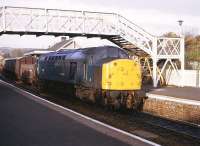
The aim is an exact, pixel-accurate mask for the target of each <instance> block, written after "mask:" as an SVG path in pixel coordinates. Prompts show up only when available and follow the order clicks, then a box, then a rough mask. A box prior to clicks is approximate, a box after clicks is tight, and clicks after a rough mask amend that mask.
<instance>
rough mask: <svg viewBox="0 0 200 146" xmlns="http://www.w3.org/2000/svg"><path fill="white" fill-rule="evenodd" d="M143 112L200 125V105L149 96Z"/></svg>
mask: <svg viewBox="0 0 200 146" xmlns="http://www.w3.org/2000/svg"><path fill="white" fill-rule="evenodd" d="M143 112H146V113H150V114H152V115H155V116H160V117H164V118H168V119H173V120H179V121H183V122H189V123H192V124H197V125H200V105H192V104H186V103H181V102H174V101H170V100H161V99H156V98H148V99H146V100H145V102H144V106H143Z"/></svg>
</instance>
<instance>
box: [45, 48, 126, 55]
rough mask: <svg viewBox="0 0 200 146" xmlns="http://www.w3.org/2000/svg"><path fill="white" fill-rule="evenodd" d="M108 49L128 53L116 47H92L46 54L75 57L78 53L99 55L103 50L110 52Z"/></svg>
mask: <svg viewBox="0 0 200 146" xmlns="http://www.w3.org/2000/svg"><path fill="white" fill-rule="evenodd" d="M108 49H118V50H122V51H123V52H126V51H124V50H123V49H121V48H119V47H115V46H100V47H90V48H80V49H67V50H64V51H58V52H51V53H47V54H45V56H62V55H68V54H71V55H73V54H74V53H77V52H80V53H82V54H98V53H99V52H101V51H103V50H108Z"/></svg>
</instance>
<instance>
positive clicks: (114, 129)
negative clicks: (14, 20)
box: [0, 80, 161, 146]
mask: <svg viewBox="0 0 200 146" xmlns="http://www.w3.org/2000/svg"><path fill="white" fill-rule="evenodd" d="M0 82H3V83H5V84H7V85H9V86H11V87H13V88H15V89H18V90H20V91H21V92H24V93H26V94H29V95H31V96H33V97H35V98H37V99H39V100H42V101H44V102H46V103H49V104H51V105H53V106H56V107H59V108H61V109H63V110H66V111H68V112H71V113H73V114H76V115H78V116H80V117H82V118H85V119H87V120H89V121H92V122H94V123H96V124H99V125H101V126H104V127H106V128H109V129H111V130H113V131H116V132H119V133H122V134H124V135H127V136H129V137H131V138H134V139H137V140H140V141H142V142H144V143H147V144H150V145H153V146H161V145H159V144H156V143H154V142H151V141H149V140H146V139H144V138H141V137H139V136H137V135H134V134H131V133H128V132H126V131H123V130H120V129H118V128H115V127H113V126H110V125H108V124H105V123H102V122H100V121H98V120H95V119H92V118H90V117H88V116H85V115H83V114H80V113H77V112H75V111H73V110H71V109H68V108H66V107H63V106H60V105H58V104H55V103H53V102H50V101H48V100H45V99H43V98H41V97H39V96H37V95H34V94H32V93H29V92H27V91H24V90H22V89H20V88H18V87H16V86H14V85H12V84H10V83H7V82H5V81H2V80H0Z"/></svg>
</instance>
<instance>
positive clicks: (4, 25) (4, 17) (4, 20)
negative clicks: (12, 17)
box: [2, 4, 6, 32]
mask: <svg viewBox="0 0 200 146" xmlns="http://www.w3.org/2000/svg"><path fill="white" fill-rule="evenodd" d="M5 9H6V6H5V4H4V6H3V15H2V16H3V17H2V19H3V20H2V21H3V31H4V32H5V31H6V12H5V11H6V10H5Z"/></svg>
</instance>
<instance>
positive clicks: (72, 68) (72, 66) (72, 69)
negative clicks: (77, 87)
mask: <svg viewBox="0 0 200 146" xmlns="http://www.w3.org/2000/svg"><path fill="white" fill-rule="evenodd" d="M76 72H77V63H76V62H70V70H69V78H70V79H71V80H74V79H75V75H76Z"/></svg>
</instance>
